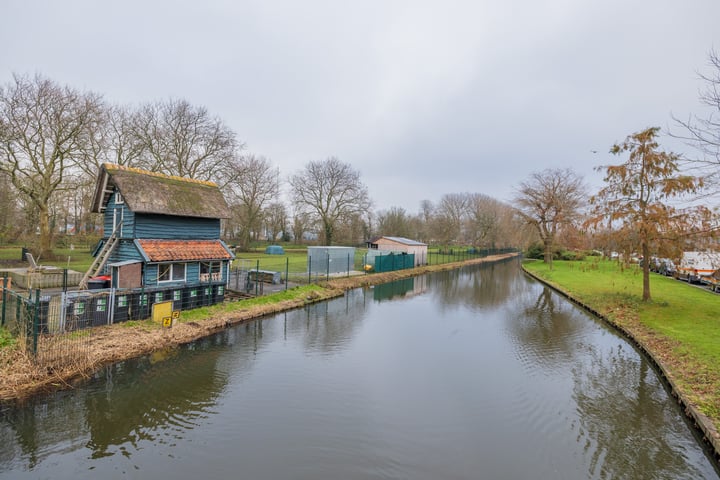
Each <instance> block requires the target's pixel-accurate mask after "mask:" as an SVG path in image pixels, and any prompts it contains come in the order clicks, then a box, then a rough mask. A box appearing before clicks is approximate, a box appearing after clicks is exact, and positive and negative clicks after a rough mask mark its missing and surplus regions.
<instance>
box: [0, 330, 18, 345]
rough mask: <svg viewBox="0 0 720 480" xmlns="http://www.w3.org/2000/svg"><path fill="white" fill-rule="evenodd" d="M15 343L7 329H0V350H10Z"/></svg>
mask: <svg viewBox="0 0 720 480" xmlns="http://www.w3.org/2000/svg"><path fill="white" fill-rule="evenodd" d="M15 343H16V340H15V338H14V337H13V336H12V335H11V334H10V332H9V331H8V329H7V328H5V327H0V348H11V347H14V346H15Z"/></svg>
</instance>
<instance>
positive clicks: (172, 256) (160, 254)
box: [137, 240, 232, 262]
mask: <svg viewBox="0 0 720 480" xmlns="http://www.w3.org/2000/svg"><path fill="white" fill-rule="evenodd" d="M137 242H138V244H139V245H140V248H142V249H143V251H144V252H145V254H146V255H147V256H148V258H149V259H150V261H151V262H174V261H187V260H229V259H231V258H232V255H231V254H230V253H229V252H228V251H227V250H226V249H225V247H224V246H223V244H222V243H221V242H220V241H219V240H138V241H137Z"/></svg>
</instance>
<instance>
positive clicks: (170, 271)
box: [158, 263, 185, 282]
mask: <svg viewBox="0 0 720 480" xmlns="http://www.w3.org/2000/svg"><path fill="white" fill-rule="evenodd" d="M182 281H185V264H184V263H161V264H160V265H158V282H182Z"/></svg>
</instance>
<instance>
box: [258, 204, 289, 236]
mask: <svg viewBox="0 0 720 480" xmlns="http://www.w3.org/2000/svg"><path fill="white" fill-rule="evenodd" d="M263 216H264V217H265V231H266V232H267V235H268V239H269V240H270V241H273V242H274V241H275V240H277V239H278V237H279V236H280V237H285V234H286V232H287V218H288V215H287V208H285V204H284V203H282V202H273V203H271V204H270V205H268V206H267V208H266V209H265V212H264V215H263Z"/></svg>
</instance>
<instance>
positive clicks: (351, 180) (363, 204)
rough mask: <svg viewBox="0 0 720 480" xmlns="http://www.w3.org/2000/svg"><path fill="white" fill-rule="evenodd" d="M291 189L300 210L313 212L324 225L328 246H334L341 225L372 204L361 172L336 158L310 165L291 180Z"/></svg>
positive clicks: (325, 240)
mask: <svg viewBox="0 0 720 480" xmlns="http://www.w3.org/2000/svg"><path fill="white" fill-rule="evenodd" d="M290 188H291V192H292V198H293V201H294V203H295V205H296V208H300V209H305V210H306V211H308V212H311V213H312V214H313V215H314V216H315V217H316V219H317V221H318V222H320V223H321V224H322V229H323V241H324V243H325V244H326V245H332V241H333V239H334V233H335V228H336V227H337V226H338V222H340V221H345V220H349V219H350V218H351V216H352V215H354V214H363V213H364V211H365V210H367V209H369V208H370V204H371V202H370V198H369V196H368V191H367V187H366V186H365V185H364V184H363V183H362V182H361V181H360V172H358V171H356V170H354V169H353V168H352V166H350V165H349V164H347V163H343V162H341V161H340V160H338V159H337V158H335V157H330V158H328V159H327V160H324V161H314V162H310V163H308V164H307V165H306V166H305V169H304V170H303V171H301V172H299V173H297V174H295V175H293V176H292V177H290Z"/></svg>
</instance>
